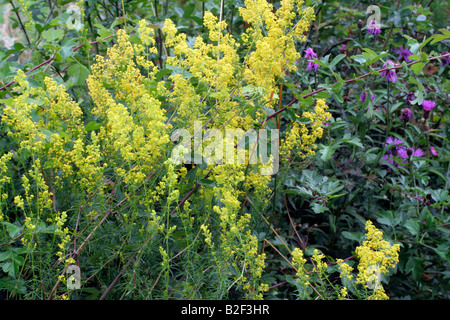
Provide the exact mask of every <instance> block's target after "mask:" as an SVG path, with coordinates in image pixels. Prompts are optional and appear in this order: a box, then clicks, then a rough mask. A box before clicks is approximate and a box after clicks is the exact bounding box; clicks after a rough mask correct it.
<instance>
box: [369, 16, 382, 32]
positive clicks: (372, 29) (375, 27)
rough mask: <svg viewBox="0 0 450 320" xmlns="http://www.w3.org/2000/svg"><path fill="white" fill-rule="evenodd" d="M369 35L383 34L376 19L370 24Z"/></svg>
mask: <svg viewBox="0 0 450 320" xmlns="http://www.w3.org/2000/svg"><path fill="white" fill-rule="evenodd" d="M369 33H370V34H373V35H375V36H376V35H378V34H380V33H381V29H380V26H379V25H378V23H377V21H376V20H375V19H373V20H372V21H371V22H370V23H369Z"/></svg>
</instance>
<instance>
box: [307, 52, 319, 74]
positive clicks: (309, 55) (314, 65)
mask: <svg viewBox="0 0 450 320" xmlns="http://www.w3.org/2000/svg"><path fill="white" fill-rule="evenodd" d="M305 58H307V59H317V54H316V53H315V52H314V50H313V49H312V48H310V47H308V49H306V50H305ZM313 68H314V71H317V68H319V65H318V64H317V63H314V62H311V61H308V71H311V70H312V69H313Z"/></svg>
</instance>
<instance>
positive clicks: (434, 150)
mask: <svg viewBox="0 0 450 320" xmlns="http://www.w3.org/2000/svg"><path fill="white" fill-rule="evenodd" d="M430 151H431V154H432V155H433V156H437V151H436V149H435V148H434V147H433V146H431V147H430Z"/></svg>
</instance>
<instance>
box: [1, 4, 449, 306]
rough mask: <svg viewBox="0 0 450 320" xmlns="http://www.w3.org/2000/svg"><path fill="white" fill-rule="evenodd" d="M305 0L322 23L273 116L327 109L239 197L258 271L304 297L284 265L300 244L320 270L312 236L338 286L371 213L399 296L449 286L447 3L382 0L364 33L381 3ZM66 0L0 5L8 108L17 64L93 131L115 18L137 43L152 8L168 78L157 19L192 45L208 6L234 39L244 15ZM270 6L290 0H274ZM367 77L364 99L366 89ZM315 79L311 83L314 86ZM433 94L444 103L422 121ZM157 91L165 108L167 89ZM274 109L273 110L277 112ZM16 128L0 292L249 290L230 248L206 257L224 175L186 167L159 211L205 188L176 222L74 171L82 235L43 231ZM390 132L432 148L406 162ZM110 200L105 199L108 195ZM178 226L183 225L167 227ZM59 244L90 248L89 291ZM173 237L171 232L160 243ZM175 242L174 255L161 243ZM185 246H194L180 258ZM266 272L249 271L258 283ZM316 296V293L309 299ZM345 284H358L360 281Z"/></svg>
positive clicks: (85, 268) (93, 295)
mask: <svg viewBox="0 0 450 320" xmlns="http://www.w3.org/2000/svg"><path fill="white" fill-rule="evenodd" d="M307 3H308V4H310V5H313V6H314V7H313V8H314V11H315V14H316V20H315V21H314V22H313V23H312V25H311V26H310V30H309V33H308V34H307V39H306V42H304V43H297V49H298V51H299V52H301V55H302V58H301V59H299V60H298V61H297V63H298V70H297V71H294V72H289V73H286V75H285V77H284V78H283V79H282V80H281V83H282V86H281V88H282V91H281V92H280V95H279V97H281V101H280V106H288V107H286V110H285V111H284V112H281V113H280V117H279V118H278V117H273V118H272V119H271V120H270V121H269V122H268V125H271V126H274V127H275V126H276V125H277V123H276V122H275V121H272V120H275V119H277V121H278V126H279V127H280V128H281V129H283V130H284V131H287V129H288V128H289V126H290V124H291V123H292V121H295V119H296V114H299V113H300V112H301V111H304V110H305V108H307V107H308V106H311V105H312V104H313V103H314V99H315V98H323V99H326V101H327V105H328V106H329V109H328V112H330V113H331V114H332V117H331V119H329V120H328V122H327V123H326V124H324V134H323V137H322V138H321V139H320V140H319V141H318V143H317V149H316V152H315V155H312V156H308V157H307V158H305V159H301V158H300V159H299V158H293V159H290V160H289V161H283V162H282V163H281V164H280V166H281V167H280V171H279V173H278V174H277V175H275V176H274V177H272V179H271V181H270V194H269V195H268V199H269V201H268V202H267V203H265V202H264V201H262V200H261V203H251V204H250V203H249V202H248V201H247V200H245V202H244V203H245V204H244V205H243V208H245V210H246V211H248V212H250V213H251V221H249V226H250V230H251V232H252V235H253V236H255V237H256V239H257V242H258V251H259V252H264V253H265V255H266V256H265V270H264V272H263V274H262V276H261V282H263V283H265V284H267V288H266V289H267V290H265V291H264V293H263V298H265V299H295V298H298V297H299V292H301V288H299V287H298V283H297V282H296V281H295V278H296V272H295V271H294V269H293V265H292V264H290V262H289V261H290V259H291V257H290V254H291V253H292V250H293V249H294V248H301V249H302V250H303V252H304V256H305V258H306V259H307V266H308V267H307V269H308V270H309V271H311V270H316V269H313V268H314V263H313V262H314V260H311V257H312V256H313V254H314V250H315V249H318V250H320V252H322V253H323V254H324V255H325V256H326V257H327V258H326V261H325V262H327V263H328V268H327V271H326V272H324V274H323V275H320V274H319V273H317V277H318V278H317V279H311V282H312V283H319V284H320V283H321V281H325V280H324V279H326V281H329V282H331V283H334V282H335V281H336V279H338V278H339V269H338V265H337V264H336V259H345V260H346V261H347V262H348V263H349V264H350V265H353V266H354V267H355V268H356V260H357V259H356V258H355V255H356V253H355V248H356V247H357V246H358V245H359V244H360V243H361V242H362V241H363V240H364V233H365V231H364V227H365V224H366V221H367V220H370V221H372V222H373V223H374V224H375V225H376V226H377V228H379V229H380V230H382V231H383V234H384V238H385V239H387V240H388V241H389V242H390V243H392V244H394V243H395V244H398V245H400V254H399V263H398V264H397V266H396V268H395V270H393V271H391V272H390V273H389V275H388V276H386V277H385V278H383V279H382V280H383V286H384V288H385V292H386V294H387V295H388V296H389V297H390V298H391V299H448V298H449V277H450V273H449V269H448V262H449V259H450V254H449V252H450V250H449V249H450V248H449V247H450V244H449V241H448V239H449V229H448V225H449V216H448V210H449V205H450V196H449V192H448V181H449V178H450V153H449V150H450V148H449V140H448V134H449V129H448V126H447V124H448V122H449V116H450V111H449V108H448V106H449V104H448V102H449V79H448V72H449V66H450V64H449V57H448V56H447V57H442V58H436V57H438V56H440V55H442V54H444V53H445V52H448V51H449V49H448V47H449V44H450V42H449V38H450V36H449V30H448V16H449V15H448V10H449V9H450V8H449V3H448V1H382V0H380V1H377V3H376V5H377V6H379V7H380V9H381V26H380V29H381V33H380V34H379V35H378V36H374V35H372V34H370V33H368V30H367V27H366V22H367V18H368V16H369V14H367V13H366V9H367V7H368V6H369V5H370V4H372V2H371V1H307ZM70 4H71V2H70V1H51V0H49V1H47V2H45V3H44V2H42V1H25V0H20V1H16V0H14V1H0V8H1V9H2V10H3V12H4V13H5V14H3V15H2V16H1V17H0V23H2V29H1V30H2V37H1V38H0V45H1V46H2V50H1V51H0V80H1V81H2V82H1V83H0V86H2V90H1V91H0V99H2V100H0V102H1V104H0V115H3V113H4V108H5V106H6V105H8V104H10V103H11V101H12V99H13V98H15V97H17V96H19V93H18V92H16V91H15V90H14V88H15V87H16V86H17V83H15V82H13V81H14V77H15V76H16V74H17V71H18V70H23V71H24V72H26V73H27V82H28V83H29V85H30V87H31V88H40V87H43V84H44V79H45V77H47V76H48V77H51V78H53V79H54V81H56V83H58V84H63V85H64V86H65V88H66V89H67V90H66V91H67V92H68V93H69V95H70V98H71V99H73V101H76V102H77V103H79V106H80V108H81V110H82V114H83V116H82V117H83V119H82V120H83V125H84V128H85V130H86V132H92V131H94V132H95V131H96V130H98V129H99V128H100V126H101V121H100V119H98V118H97V117H96V115H95V114H93V113H92V112H91V110H92V108H93V102H92V99H91V97H90V96H89V93H88V90H87V89H86V80H87V79H88V76H89V75H90V74H91V73H92V66H93V64H94V62H95V56H96V55H102V56H106V55H107V50H108V48H111V47H112V46H113V45H114V44H117V36H116V35H117V32H118V30H119V29H125V30H127V31H129V33H130V34H131V41H138V39H137V33H136V32H135V31H134V33H133V30H135V28H137V27H138V25H139V21H140V20H141V19H146V21H147V22H148V23H149V24H150V26H151V28H153V30H155V35H156V44H155V47H156V48H158V51H157V53H156V54H154V55H153V56H152V61H153V63H154V64H155V65H156V66H158V67H159V68H160V72H159V73H157V74H156V78H157V79H167V78H168V77H169V76H170V75H171V74H174V73H177V72H180V70H176V69H170V68H168V67H167V66H165V65H164V63H165V61H166V59H167V55H166V53H167V52H166V51H165V46H164V42H163V38H164V37H163V34H162V31H161V28H162V26H163V24H164V21H165V19H166V18H170V19H172V20H173V22H174V23H175V25H176V26H177V29H178V31H179V32H180V33H186V35H187V42H188V43H193V41H194V39H195V38H196V37H199V36H202V35H204V34H205V27H204V26H203V17H204V14H205V12H206V11H211V12H212V13H213V14H214V15H215V16H219V15H222V16H223V19H224V20H226V21H227V23H228V25H227V31H228V33H230V34H233V35H235V36H236V38H237V39H238V40H240V36H241V34H242V33H243V32H244V30H245V29H246V28H247V27H248V26H247V25H246V23H244V22H243V20H242V18H241V17H240V15H239V14H238V13H239V8H240V7H243V6H244V2H243V1H222V2H221V1H194V0H190V1H189V0H186V1H125V0H124V1H114V0H111V1H91V0H89V1H79V2H78V3H77V4H78V5H79V6H80V8H82V10H83V12H82V15H81V16H80V17H81V21H82V24H81V25H78V24H77V17H76V14H75V13H73V12H70V11H68V8H69V5H70ZM273 5H274V7H275V8H278V7H279V6H280V4H279V2H278V1H273ZM359 21H360V22H359ZM433 35H438V36H434V37H432V36H433ZM308 47H310V48H312V49H313V50H314V52H316V53H317V55H318V57H317V60H315V63H317V64H318V65H319V68H318V69H317V72H312V71H310V70H308V69H307V59H305V58H304V51H305V50H306V49H307V48H308ZM400 48H404V49H407V50H409V53H408V54H411V55H408V56H407V58H408V57H409V58H408V59H410V60H406V59H405V57H404V56H402V54H401V53H399V52H398V51H397V50H399V49H400ZM387 60H391V61H393V62H396V63H398V65H399V67H398V69H396V72H397V76H398V78H397V81H396V82H394V83H389V82H387V81H386V79H385V78H384V77H383V76H382V75H381V74H380V73H378V72H377V71H376V70H379V69H380V68H382V67H383V63H385V62H387ZM405 60H406V61H405ZM414 61H419V62H414ZM412 62H414V63H412ZM41 64H42V65H41ZM37 66H39V68H36V67H37ZM357 77H360V78H359V79H357ZM364 90H365V91H366V93H367V97H366V98H365V99H362V98H361V94H362V92H363V91H364ZM312 92H314V93H315V94H314V95H310V96H307V95H308V94H309V93H312ZM371 95H373V97H374V98H373V100H372V99H371ZM424 100H426V101H434V102H435V103H436V107H434V108H433V109H432V111H431V113H430V115H429V117H428V119H426V121H425V119H424V114H425V112H424V108H423V106H422V105H423V101H424ZM162 103H163V107H164V108H165V109H166V110H170V105H169V104H168V103H167V101H162ZM37 104H39V101H38V102H37ZM406 108H409V109H410V110H411V111H412V115H411V117H412V118H411V119H409V120H408V121H402V118H401V115H402V110H403V109H406ZM265 112H266V116H270V115H271V113H273V110H268V109H265ZM8 130H9V128H8V126H7V124H5V123H4V122H2V123H0V138H1V140H0V151H1V155H2V157H4V158H3V159H6V158H5V157H6V155H8V154H11V155H12V156H11V157H12V159H11V160H10V161H9V162H8V164H7V167H4V168H2V167H0V172H2V175H3V174H5V176H6V175H8V176H10V177H11V180H9V181H6V180H5V181H3V182H2V184H1V186H2V189H1V192H0V196H1V201H2V202H1V210H2V211H1V212H2V214H3V215H5V216H6V217H7V218H5V219H3V221H2V228H1V230H2V231H1V232H0V267H1V268H2V269H1V270H0V292H1V297H2V298H8V299H11V298H12V299H46V298H53V297H67V295H69V296H70V298H72V299H98V298H100V297H104V295H105V296H106V294H107V297H108V298H110V299H146V298H147V299H159V298H171V299H173V298H176V299H180V298H216V299H227V298H244V297H252V295H251V294H250V295H246V294H245V293H244V292H245V290H243V286H242V285H241V286H239V283H238V282H237V281H236V280H235V279H236V276H235V275H236V272H238V271H237V270H236V268H234V269H233V268H232V267H231V268H230V269H229V270H221V268H220V264H218V261H220V259H219V258H218V257H216V258H215V259H216V260H214V259H211V256H210V255H208V254H205V251H207V250H208V249H207V248H205V242H204V233H202V232H201V230H202V229H201V226H202V225H203V224H205V223H206V224H208V225H209V226H210V227H211V232H212V233H213V234H216V233H218V232H219V231H218V230H219V221H217V217H215V216H214V214H213V210H212V204H210V203H207V202H206V201H205V202H204V203H203V202H202V199H205V198H202V197H208V192H211V190H212V189H213V188H214V187H216V185H215V184H214V181H212V180H209V179H207V178H204V176H205V173H206V171H202V170H203V169H204V168H203V167H202V166H199V168H197V167H195V168H194V169H192V168H187V169H189V170H186V176H184V180H183V182H186V183H180V184H179V185H178V186H177V188H178V191H179V194H178V197H177V198H176V199H174V200H175V201H173V203H170V201H168V202H167V203H161V204H160V205H161V206H159V205H158V206H156V207H154V208H153V209H155V210H156V211H157V212H158V213H159V212H162V211H164V210H166V209H167V210H172V209H173V208H174V206H175V204H176V203H178V202H179V201H180V200H181V199H183V197H184V196H185V195H186V194H187V193H188V192H190V190H192V188H195V187H196V186H197V187H198V188H197V189H195V190H197V192H196V198H195V201H194V200H192V201H191V202H190V203H189V202H188V205H191V207H190V209H187V210H186V211H187V212H190V213H189V214H188V215H183V214H179V215H176V216H175V217H174V220H171V222H170V223H169V221H166V227H167V229H165V230H160V232H159V233H158V232H157V231H155V230H152V223H148V222H149V221H150V220H152V219H153V220H152V221H153V222H155V221H157V219H158V217H156V216H151V215H149V212H148V211H146V210H144V209H142V207H140V206H139V204H138V202H134V201H129V202H127V201H128V200H129V199H130V197H132V194H130V193H129V192H130V190H129V189H121V187H120V184H119V183H118V184H117V187H116V181H115V180H114V176H113V175H111V176H110V179H109V180H105V181H104V184H105V185H109V187H108V188H109V189H108V191H107V193H106V194H105V195H104V196H103V197H102V198H98V199H96V200H95V201H92V202H90V203H89V205H88V206H84V205H83V203H85V202H84V201H85V200H86V199H87V198H88V195H86V194H79V193H77V190H76V183H75V184H73V185H72V186H71V184H70V181H66V182H64V183H65V189H62V190H63V191H61V193H60V194H58V193H57V194H55V195H54V197H55V198H56V199H58V201H59V203H58V206H59V208H65V210H66V211H67V213H68V216H67V221H64V223H66V225H69V226H70V228H69V230H74V226H75V225H77V226H78V223H79V220H77V217H78V219H79V217H80V215H81V216H82V217H85V218H83V219H82V221H83V222H82V223H84V224H83V225H80V226H78V228H79V229H78V230H82V232H80V233H79V235H78V237H79V238H78V242H77V244H76V247H75V246H73V247H71V245H70V243H72V242H73V238H72V240H71V242H70V243H69V244H67V243H64V236H65V233H64V229H62V228H61V225H60V224H58V221H60V220H64V217H63V216H57V217H56V218H54V219H53V220H52V221H51V222H48V223H46V222H45V220H42V221H40V223H36V225H35V226H34V227H35V231H33V232H32V233H26V232H25V231H27V230H29V229H30V226H29V225H28V226H27V223H30V222H29V221H27V219H26V216H25V215H24V214H23V212H22V211H21V210H19V208H18V206H17V202H18V201H17V198H16V197H17V196H19V195H20V196H24V195H25V194H26V188H24V181H23V180H22V179H21V176H22V174H24V173H26V172H28V171H29V170H30V169H32V168H33V165H32V164H33V161H32V159H33V157H32V156H31V155H30V154H26V153H19V154H18V153H17V152H16V151H17V150H19V146H18V142H17V141H15V140H13V139H12V138H11V137H10V136H9V135H8V134H7V132H8ZM43 134H46V132H43ZM47 134H48V133H47ZM389 137H392V138H397V139H400V140H401V141H402V146H403V147H404V148H405V149H404V150H405V152H406V150H407V148H413V149H414V150H417V149H421V150H422V151H423V152H424V153H423V154H421V155H419V156H416V155H413V156H412V157H411V156H409V157H407V158H406V159H405V158H404V157H401V156H399V155H398V154H394V156H392V152H393V151H392V150H394V149H396V147H394V146H393V145H392V144H391V145H389V144H387V143H386V142H387V139H388V138H389ZM388 156H389V157H390V158H389V157H388ZM389 159H392V161H391V162H389V161H388V160H389ZM0 164H2V163H0ZM44 169H46V168H44ZM6 172H8V174H6ZM202 173H203V175H202ZM49 175H50V173H49V172H46V173H45V174H43V175H42V176H39V174H38V173H35V175H34V177H36V179H35V181H32V188H34V187H36V186H38V187H39V179H40V178H39V177H41V178H42V177H44V179H45V177H47V181H48V176H49ZM164 175H166V177H170V172H169V173H168V172H166V171H162V172H160V173H158V174H156V175H154V176H152V178H151V179H152V180H151V183H153V184H152V185H151V186H152V187H149V186H148V188H149V190H152V188H154V187H155V186H156V185H157V183H158V182H159V181H161V179H163V177H164ZM43 189H45V187H43ZM199 190H200V191H199ZM171 191H172V190H169V191H168V192H169V193H168V194H171V193H170V192H171ZM149 192H150V191H149ZM209 196H210V195H209ZM105 199H106V200H109V201H110V202H109V206H108V201H105ZM136 201H137V200H136ZM243 201H244V200H243ZM111 202H112V203H114V204H115V206H111V205H110V204H111ZM123 203H125V205H123V206H122V204H123ZM119 204H120V206H119ZM188 205H186V207H187V206H188ZM44 206H45V205H44ZM19 207H20V206H19ZM61 210H62V209H61ZM56 211H58V210H56ZM105 212H108V215H107V216H105V215H104V214H105ZM97 215H98V216H97ZM99 216H100V217H105V220H104V223H103V222H102V224H101V225H100V226H99V227H97V228H96V227H95V226H96V225H97V222H98V221H103V220H98V217H99ZM167 216H169V215H167ZM191 218H193V219H192V222H191V221H190V219H191ZM58 219H59V220H58ZM215 219H216V221H215ZM143 221H146V223H148V226H147V227H146V228H147V229H146V231H145V232H143V231H139V230H140V229H141V227H142V225H143ZM170 224H171V225H177V226H179V227H178V228H177V229H176V230H170V229H169V225H170ZM155 225H158V222H157V223H156V224H155ZM155 228H156V229H157V228H158V227H155ZM214 228H216V229H214ZM27 232H28V231H27ZM27 234H28V235H29V236H30V239H29V240H30V241H35V243H36V247H35V249H33V251H30V250H29V249H27V248H29V247H27V245H26V242H20V240H21V239H22V238H24V239H25V238H26V235H27ZM112 235H114V236H112ZM71 236H72V237H74V236H75V237H76V235H74V234H71ZM153 236H154V237H155V238H154V239H152V241H149V240H148V239H150V238H151V237H153ZM33 239H34V240H33ZM75 241H77V240H75ZM61 243H62V244H63V245H62V246H63V247H64V248H65V249H66V250H67V252H70V250H75V248H79V246H80V244H83V245H84V247H83V252H82V254H85V256H84V258H83V262H82V276H83V286H82V288H81V289H79V290H74V291H69V292H68V291H67V289H66V288H65V286H64V285H63V284H59V282H60V281H59V280H58V276H57V275H58V273H59V272H61V270H62V269H61V268H62V266H61V265H60V264H58V263H57V262H56V260H57V256H56V253H57V251H58V247H57V246H58V244H61ZM162 243H164V244H170V245H168V246H165V249H163V250H161V244H162ZM80 252H81V251H80ZM85 252H86V253H85ZM167 252H169V257H167V256H165V254H167ZM179 256H180V257H181V256H182V257H183V259H180V260H179V259H178V257H179ZM286 257H288V259H286ZM217 259H219V260H217ZM287 260H288V261H287ZM165 262H167V263H166V264H165ZM237 262H239V261H237ZM169 265H170V267H169ZM255 268H256V267H255ZM309 274H310V275H311V277H313V274H311V272H310V273H309ZM61 281H62V282H64V281H67V280H61ZM257 285H258V284H256V283H255V284H252V286H254V287H255V288H256V287H257ZM318 287H320V288H322V289H323V291H320V294H319V295H321V296H326V297H335V296H333V294H332V292H331V289H330V287H327V286H326V285H325V284H322V286H320V285H318ZM314 294H315V293H314V292H313V293H308V297H314ZM300 296H301V294H300ZM350 297H353V298H359V297H360V296H359V295H358V293H357V292H353V293H352V295H351V296H350Z"/></svg>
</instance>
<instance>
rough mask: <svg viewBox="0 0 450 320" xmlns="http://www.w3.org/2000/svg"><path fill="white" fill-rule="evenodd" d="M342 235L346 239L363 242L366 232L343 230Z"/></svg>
mask: <svg viewBox="0 0 450 320" xmlns="http://www.w3.org/2000/svg"><path fill="white" fill-rule="evenodd" d="M342 236H343V237H344V238H346V239H349V240H353V241H356V242H361V240H362V239H363V238H364V233H362V232H348V231H343V232H342Z"/></svg>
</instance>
